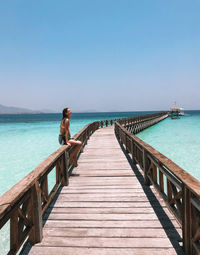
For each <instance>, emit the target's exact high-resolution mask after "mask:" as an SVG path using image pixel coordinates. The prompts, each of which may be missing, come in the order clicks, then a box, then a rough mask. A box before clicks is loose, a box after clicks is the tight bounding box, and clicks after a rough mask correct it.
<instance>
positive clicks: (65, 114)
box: [62, 108, 69, 120]
mask: <svg viewBox="0 0 200 255" xmlns="http://www.w3.org/2000/svg"><path fill="white" fill-rule="evenodd" d="M68 109H69V108H65V109H63V117H62V119H63V120H64V119H65V118H68V116H67V111H68Z"/></svg>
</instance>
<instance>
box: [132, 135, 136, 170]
mask: <svg viewBox="0 0 200 255" xmlns="http://www.w3.org/2000/svg"><path fill="white" fill-rule="evenodd" d="M131 155H132V161H133V164H134V165H136V161H135V157H134V141H133V139H131Z"/></svg>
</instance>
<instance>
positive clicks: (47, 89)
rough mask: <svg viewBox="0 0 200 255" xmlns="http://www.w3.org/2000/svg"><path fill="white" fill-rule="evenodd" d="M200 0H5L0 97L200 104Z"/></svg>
mask: <svg viewBox="0 0 200 255" xmlns="http://www.w3.org/2000/svg"><path fill="white" fill-rule="evenodd" d="M199 13H200V0H192V1H189V0H188V1H186V0H168V1H161V0H137V1H136V0H115V1H113V0H84V1H81V0H79V1H78V0H73V1H68V0H57V1H55V0H40V1H38V0H35V1H27V0H26V1H25V0H19V1H15V0H9V1H0V91H1V93H0V104H3V105H7V106H16V107H25V108H30V109H35V110H40V109H52V110H55V111H60V110H62V108H63V107H66V106H69V107H70V108H71V109H72V110H73V111H90V110H96V111H138V110H141V111H142V110H168V109H169V108H170V106H171V105H172V104H173V103H174V101H176V103H177V105H180V106H182V107H184V108H185V109H188V110H189V109H200V75H199V70H200V32H199V31H200V29H199V27H200V15H199Z"/></svg>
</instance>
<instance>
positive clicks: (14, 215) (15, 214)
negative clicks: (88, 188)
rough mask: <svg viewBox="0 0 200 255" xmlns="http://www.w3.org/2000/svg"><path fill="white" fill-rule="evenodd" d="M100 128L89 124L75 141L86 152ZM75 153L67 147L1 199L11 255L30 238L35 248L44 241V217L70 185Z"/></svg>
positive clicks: (1, 217) (1, 216) (0, 223)
mask: <svg viewBox="0 0 200 255" xmlns="http://www.w3.org/2000/svg"><path fill="white" fill-rule="evenodd" d="M113 123H114V122H113ZM99 127H101V122H93V123H91V124H88V125H87V126H86V127H85V128H83V129H82V130H81V131H80V132H79V133H77V134H76V135H75V136H74V138H76V139H78V140H80V141H82V143H83V145H82V148H83V147H84V145H85V144H86V143H87V140H88V139H89V137H90V136H91V135H92V133H93V132H94V131H95V130H97V129H98V128H99ZM82 148H81V150H82ZM73 149H74V147H70V146H69V145H63V146H62V147H60V148H59V149H58V150H57V151H56V152H54V153H53V154H51V155H50V156H49V157H48V158H47V159H45V160H44V161H43V162H42V163H41V164H40V165H39V166H38V167H36V168H35V169H34V170H33V171H32V172H31V173H30V174H28V175H27V176H26V177H25V178H24V179H22V180H21V181H20V182H19V183H17V184H16V185H15V186H13V187H12V188H11V189H10V190H9V191H7V192H6V193H5V194H4V195H2V196H1V197H0V229H1V228H2V227H3V226H4V225H5V224H6V223H7V222H9V221H10V251H9V252H8V254H16V253H17V251H18V250H19V249H20V248H21V246H22V245H23V243H24V241H25V240H26V239H27V238H28V239H29V241H30V243H32V244H35V243H37V242H40V241H41V240H42V232H43V231H42V215H43V214H44V212H45V210H46V209H47V207H48V206H49V204H50V203H51V201H52V199H53V198H54V196H55V194H56V192H57V191H58V189H59V187H60V186H64V185H68V174H69V170H70V168H71V166H70V164H69V161H68V157H69V155H70V153H71V152H72V151H73ZM53 170H55V172H56V174H55V176H56V178H55V185H54V187H53V188H51V190H49V185H48V175H49V174H50V173H51V172H52V171H53Z"/></svg>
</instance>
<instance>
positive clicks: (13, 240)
mask: <svg viewBox="0 0 200 255" xmlns="http://www.w3.org/2000/svg"><path fill="white" fill-rule="evenodd" d="M18 232H19V231H18V211H17V209H16V210H15V212H14V213H13V214H12V216H11V218H10V250H11V252H12V254H16V252H17V248H18V245H19V244H18V240H19V236H18V234H19V233H18Z"/></svg>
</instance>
